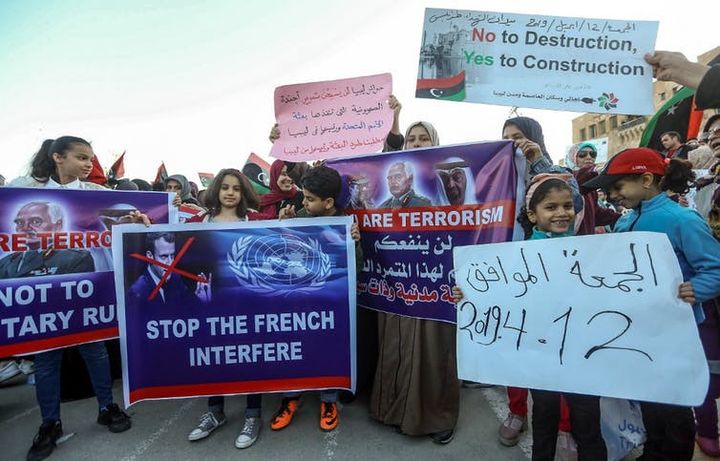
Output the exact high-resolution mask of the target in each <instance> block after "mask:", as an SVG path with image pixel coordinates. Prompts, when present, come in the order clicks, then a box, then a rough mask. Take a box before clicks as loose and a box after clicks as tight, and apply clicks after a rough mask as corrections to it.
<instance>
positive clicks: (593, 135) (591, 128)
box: [589, 125, 597, 138]
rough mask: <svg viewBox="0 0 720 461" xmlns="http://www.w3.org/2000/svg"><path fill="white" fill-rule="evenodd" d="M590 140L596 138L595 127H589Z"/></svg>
mask: <svg viewBox="0 0 720 461" xmlns="http://www.w3.org/2000/svg"><path fill="white" fill-rule="evenodd" d="M589 128H590V138H595V137H597V127H596V126H595V125H590V127H589Z"/></svg>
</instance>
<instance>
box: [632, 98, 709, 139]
mask: <svg viewBox="0 0 720 461" xmlns="http://www.w3.org/2000/svg"><path fill="white" fill-rule="evenodd" d="M702 117H703V111H701V110H695V91H694V90H692V89H691V88H687V87H683V88H682V89H681V90H680V91H678V92H677V93H675V95H674V96H673V97H672V98H670V99H669V100H668V101H667V102H666V103H665V104H663V106H662V107H661V108H660V110H658V111H657V112H656V113H655V115H653V117H652V118H651V119H650V121H649V122H648V124H647V126H645V131H643V134H642V138H640V147H650V148H652V149H655V150H657V151H659V152H662V151H663V150H665V148H664V147H663V145H662V143H661V142H660V136H661V135H662V134H663V133H667V132H668V131H677V132H678V133H680V136H681V137H682V140H683V141H687V140H688V138H694V137H696V136H697V134H698V131H699V130H700V124H701V123H702Z"/></svg>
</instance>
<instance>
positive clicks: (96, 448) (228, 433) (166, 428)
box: [0, 380, 710, 461]
mask: <svg viewBox="0 0 720 461" xmlns="http://www.w3.org/2000/svg"><path fill="white" fill-rule="evenodd" d="M120 395H121V386H120V383H119V382H116V383H115V396H116V399H117V400H120ZM244 402H245V400H244V398H242V397H231V398H229V399H228V400H227V404H226V414H227V416H228V424H226V425H225V426H223V427H221V428H220V429H218V430H217V431H216V432H215V433H214V434H213V435H212V436H211V437H210V438H208V439H206V440H203V441H199V442H194V443H190V442H188V441H187V439H186V437H187V434H188V432H189V431H190V430H191V429H192V428H193V427H194V426H195V424H196V422H197V419H198V417H199V416H200V415H201V414H202V413H203V412H204V411H205V409H206V403H205V400H204V399H188V400H165V401H152V402H141V403H139V404H136V405H134V406H133V407H131V408H130V410H129V411H128V413H129V414H130V415H131V416H132V418H133V427H132V428H131V429H130V430H129V431H127V432H124V433H122V434H111V433H110V432H108V431H107V429H106V428H104V427H103V426H100V425H98V424H97V423H96V422H95V418H96V416H97V407H96V402H95V399H94V398H93V399H85V400H80V401H76V402H69V403H64V404H63V405H62V418H63V427H64V430H65V433H66V434H69V433H74V435H73V436H72V437H70V438H69V439H68V440H67V441H65V442H64V443H62V444H61V445H60V446H58V448H57V449H56V450H55V452H54V453H53V455H52V456H51V458H50V459H51V460H54V461H65V460H67V461H86V460H87V461H95V460H121V461H136V460H137V461H139V460H158V461H160V460H172V461H183V460H196V459H198V460H199V459H202V460H224V459H234V458H239V457H242V459H246V460H263V461H265V460H276V459H277V460H304V461H313V460H338V461H339V460H342V461H345V460H363V461H365V460H380V459H382V460H388V459H392V460H413V461H419V460H433V461H437V460H443V461H445V460H467V459H484V460H509V461H514V460H517V461H526V460H527V459H529V458H530V447H531V441H530V436H529V434H525V435H524V436H523V438H522V439H521V441H520V443H519V444H518V446H517V447H514V448H506V447H503V446H501V445H500V444H499V443H498V442H497V438H496V431H497V427H498V424H499V421H500V420H502V419H503V418H504V417H505V414H506V411H507V410H506V408H507V404H506V397H505V392H504V388H500V387H498V388H492V389H462V393H461V413H460V421H459V423H458V430H457V434H456V437H455V440H454V441H453V442H452V443H450V444H449V445H445V446H439V445H435V444H433V443H432V442H431V441H430V439H429V438H426V437H407V436H403V435H400V434H397V433H396V432H395V431H394V430H393V429H392V428H390V427H386V426H383V425H381V424H379V423H376V422H374V421H372V420H371V419H370V418H369V417H368V413H367V398H360V399H359V400H357V401H356V402H353V403H352V404H348V405H345V406H344V407H343V408H342V409H341V413H340V418H341V424H340V426H339V428H338V429H337V430H335V431H333V432H330V433H324V432H322V431H320V429H319V428H318V415H319V400H318V397H317V394H309V395H307V396H306V397H304V398H303V403H302V406H301V408H300V410H298V413H297V415H296V417H295V420H294V421H293V423H292V425H291V426H289V427H288V428H286V429H285V430H283V431H280V432H273V431H271V430H270V429H269V427H268V424H269V422H268V421H269V417H270V415H271V414H272V413H273V412H274V411H275V409H276V408H277V405H278V404H279V397H278V396H275V395H269V396H265V397H264V399H263V406H264V415H263V416H264V426H263V430H262V432H261V434H260V438H259V439H258V441H257V442H256V443H255V445H253V446H252V447H250V448H247V449H245V450H238V449H236V448H235V447H234V445H233V443H234V440H235V437H236V436H237V433H238V431H239V430H240V425H241V424H242V415H243V409H244ZM39 424H40V413H39V410H38V408H37V405H36V404H35V394H34V388H33V387H32V386H30V385H27V384H24V383H22V382H21V381H20V380H17V381H16V383H15V384H14V385H10V386H5V387H1V388H0V460H3V461H5V460H8V461H10V460H24V459H25V454H26V453H27V450H28V448H29V447H30V445H31V443H32V438H33V436H34V435H35V432H36V431H37V427H38V426H39ZM695 451H696V455H695V458H694V459H696V460H709V459H710V458H707V457H704V456H703V455H702V454H700V453H699V450H698V449H696V450H695Z"/></svg>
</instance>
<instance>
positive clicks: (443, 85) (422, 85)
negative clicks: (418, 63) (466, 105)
mask: <svg viewBox="0 0 720 461" xmlns="http://www.w3.org/2000/svg"><path fill="white" fill-rule="evenodd" d="M415 97H416V98H429V99H444V100H446V101H463V100H465V71H464V70H463V71H461V72H460V73H459V74H457V75H453V76H452V77H447V78H419V79H418V80H417V85H416V86H415Z"/></svg>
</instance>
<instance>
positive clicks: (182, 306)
mask: <svg viewBox="0 0 720 461" xmlns="http://www.w3.org/2000/svg"><path fill="white" fill-rule="evenodd" d="M351 224H352V219H351V218H350V217H332V218H313V219H302V218H298V219H293V220H289V221H272V222H271V221H258V222H242V223H233V224H193V225H187V224H185V225H163V226H151V227H150V228H145V227H143V226H127V227H126V228H124V229H122V230H121V231H120V232H119V233H117V234H116V238H115V243H114V245H113V252H114V256H115V257H116V258H118V271H117V272H116V273H115V277H116V289H117V296H118V320H119V324H120V344H121V354H122V364H123V388H124V395H125V403H126V405H131V404H133V403H136V402H139V401H141V400H147V399H165V398H183V397H196V396H205V395H230V394H245V393H258V392H288V391H302V390H311V389H348V390H354V389H355V285H356V273H355V270H356V269H355V244H354V242H353V241H352V240H351V238H350V226H351Z"/></svg>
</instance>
